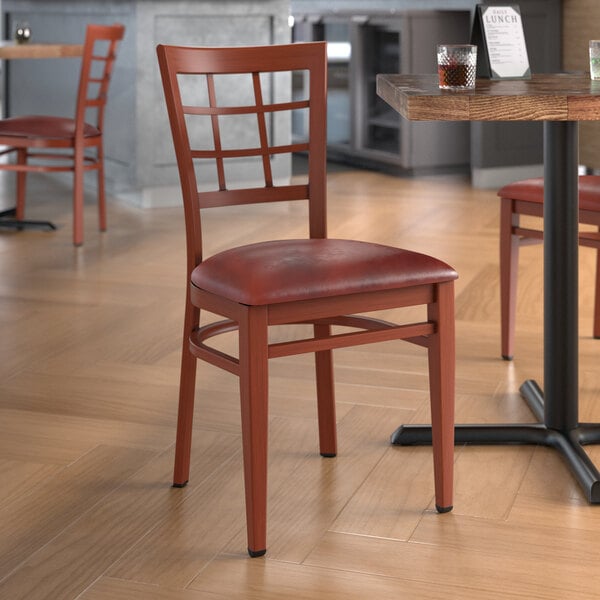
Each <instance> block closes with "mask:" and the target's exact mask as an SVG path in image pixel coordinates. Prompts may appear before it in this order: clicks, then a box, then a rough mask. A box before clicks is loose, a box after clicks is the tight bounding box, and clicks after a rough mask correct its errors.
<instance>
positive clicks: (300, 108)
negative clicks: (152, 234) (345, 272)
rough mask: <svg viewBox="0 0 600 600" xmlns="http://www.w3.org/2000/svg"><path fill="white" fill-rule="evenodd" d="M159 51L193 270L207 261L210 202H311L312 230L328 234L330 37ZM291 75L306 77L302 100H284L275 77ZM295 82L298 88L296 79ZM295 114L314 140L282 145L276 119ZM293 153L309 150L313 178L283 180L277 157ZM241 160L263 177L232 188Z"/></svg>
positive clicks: (212, 204)
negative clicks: (276, 170)
mask: <svg viewBox="0 0 600 600" xmlns="http://www.w3.org/2000/svg"><path fill="white" fill-rule="evenodd" d="M157 52H158V60H159V65H160V71H161V75H162V81H163V87H164V93H165V100H166V105H167V111H168V115H169V121H170V125H171V132H172V135H173V143H174V146H175V154H176V157H177V164H178V168H179V177H180V180H181V188H182V193H183V202H184V211H185V221H186V237H187V249H188V268H189V269H193V268H194V267H195V266H196V265H197V264H199V263H200V261H201V260H202V235H201V219H200V212H201V209H203V208H209V207H215V206H231V205H240V204H252V203H259V202H279V201H289V200H308V203H309V210H308V213H309V233H310V236H311V237H315V238H323V237H326V114H327V111H326V103H327V98H326V89H327V58H326V45H325V43H324V42H310V43H297V44H286V45H275V46H252V47H235V48H232V47H229V48H217V47H210V48H208V47H204V48H190V47H177V46H163V45H160V46H158V48H157ZM288 73H291V75H292V76H293V77H302V78H303V80H304V81H305V82H306V83H307V84H308V85H305V86H304V89H305V90H307V91H306V93H305V94H304V95H303V97H301V98H299V99H296V98H293V99H292V100H291V101H290V100H288V99H287V98H286V101H283V102H277V101H276V99H274V98H273V93H274V92H273V85H272V84H273V79H274V78H275V77H277V76H279V77H281V76H282V75H283V74H285V75H286V76H287V74H288ZM288 81H289V85H290V88H289V89H290V91H291V85H292V84H291V77H290V78H289V79H288ZM200 86H201V87H200ZM227 91H229V94H227V93H224V92H227ZM232 95H233V96H234V98H235V100H234V101H232V100H231V96H232ZM290 112H291V113H295V114H296V116H299V117H300V118H302V119H304V120H305V122H306V123H307V139H306V140H304V139H303V140H301V141H298V142H297V143H292V144H289V143H285V144H281V143H280V144H279V145H277V143H276V142H275V140H274V136H273V130H272V129H273V128H272V125H273V121H274V119H276V118H278V117H279V116H280V115H282V114H284V113H287V115H288V116H289V113H290ZM233 119H237V120H238V122H237V124H234V123H233V122H232V120H233ZM289 122H290V123H291V119H290V121H289ZM290 128H291V126H290ZM289 133H291V131H289ZM286 141H289V140H286ZM293 152H307V153H308V176H307V179H306V181H305V182H303V183H301V184H296V185H292V184H290V182H288V181H286V182H284V183H281V182H277V181H276V180H275V178H274V177H273V173H272V169H271V157H272V156H275V155H280V154H291V153H293ZM240 159H241V160H243V161H249V160H254V161H257V162H258V164H257V166H258V169H257V170H256V172H257V174H258V175H257V176H259V177H260V180H259V181H258V183H254V182H253V184H251V185H250V186H246V187H241V188H240V187H238V188H236V189H229V188H228V186H227V178H226V176H227V172H228V169H229V168H230V167H231V166H232V165H235V162H234V161H235V160H240ZM207 161H208V163H209V164H210V167H211V169H212V173H214V176H213V179H214V185H213V189H210V190H206V183H207V182H206V181H204V178H203V174H204V173H207V172H208V170H207V168H206V167H207ZM199 163H200V164H199ZM233 168H235V166H233ZM199 177H200V178H201V179H202V180H201V181H200V182H199V181H198V178H199ZM263 180H264V181H263ZM199 183H201V184H202V187H200V186H199Z"/></svg>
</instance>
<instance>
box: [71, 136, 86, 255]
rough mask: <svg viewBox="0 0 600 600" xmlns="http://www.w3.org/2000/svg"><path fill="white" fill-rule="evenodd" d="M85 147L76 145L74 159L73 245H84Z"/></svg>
mask: <svg viewBox="0 0 600 600" xmlns="http://www.w3.org/2000/svg"><path fill="white" fill-rule="evenodd" d="M83 176H84V172H83V145H82V144H77V143H76V144H75V150H74V158H73V244H74V245H75V246H81V245H82V244H83Z"/></svg>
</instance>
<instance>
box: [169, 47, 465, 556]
mask: <svg viewBox="0 0 600 600" xmlns="http://www.w3.org/2000/svg"><path fill="white" fill-rule="evenodd" d="M158 59H159V64H160V70H161V75H162V81H163V86H164V93H165V99H166V105H167V111H168V114H169V120H170V125H171V131H172V135H173V141H174V146H175V153H176V157H177V163H178V168H179V176H180V180H181V189H182V193H183V202H184V213H185V222H186V240H187V280H186V285H187V296H186V305H185V323H184V332H183V352H182V362H181V381H180V399H179V416H178V426H177V440H176V452H175V469H174V486H175V487H182V486H184V485H186V483H187V481H188V478H189V468H190V449H191V436H192V415H193V407H194V390H195V379H196V361H197V359H202V360H205V361H207V362H209V363H211V364H213V365H215V366H217V367H220V368H222V369H225V370H227V371H229V372H231V373H233V374H235V375H237V376H238V377H239V382H240V398H241V414H242V445H243V461H244V474H245V477H244V479H245V494H246V517H247V533H248V551H249V553H250V555H251V556H260V555H262V554H264V552H265V551H266V547H267V546H266V523H267V516H266V515H267V506H266V503H267V430H268V414H267V403H268V360H269V359H270V358H274V357H281V356H289V355H293V354H300V353H305V352H311V353H314V354H315V359H316V380H317V414H318V421H319V444H320V453H321V454H322V455H323V456H325V457H331V456H335V455H336V453H337V443H336V419H335V404H334V385H333V363H332V349H334V348H343V347H347V346H354V345H360V344H366V343H371V342H377V341H383V340H392V339H405V340H407V341H409V342H413V343H415V344H418V345H421V346H424V347H426V348H427V349H428V357H429V373H430V393H431V410H432V425H433V455H434V474H435V476H434V479H435V499H436V500H435V502H436V505H437V508H438V510H439V511H440V512H446V511H448V510H450V509H451V507H452V473H453V452H454V448H453V444H454V422H453V421H454V362H455V356H454V280H455V279H456V277H457V275H456V272H455V271H454V270H453V269H452V268H451V267H449V266H448V265H446V264H445V263H443V262H441V261H439V260H437V259H435V258H432V257H430V256H427V255H423V254H419V253H416V252H411V251H408V250H401V249H398V248H393V247H389V246H384V245H380V244H375V243H367V242H359V241H352V240H344V239H329V238H327V235H326V126H325V125H326V124H325V115H326V114H327V111H326V81H327V59H326V46H325V44H324V43H323V42H313V43H299V44H290V45H280V46H258V47H237V48H184V47H174V46H159V47H158ZM279 72H302V73H303V74H304V75H305V76H306V77H307V78H308V80H309V89H310V91H309V97H307V98H302V99H295V100H294V101H283V102H281V101H280V102H278V101H277V100H276V99H274V98H273V97H271V93H270V92H268V91H267V90H271V89H272V88H271V87H270V86H269V82H271V80H272V77H275V76H276V74H277V73H279ZM241 74H246V77H247V79H241V80H237V79H236V83H235V84H234V87H233V89H234V90H235V98H234V100H235V101H234V102H232V101H231V99H230V98H225V101H223V102H221V98H220V90H221V89H224V88H222V87H220V86H221V81H220V79H219V78H221V79H225V81H226V80H227V77H228V76H229V77H230V78H231V76H232V75H235V76H236V77H242V75H241ZM224 85H225V84H224V83H223V86H224ZM245 86H247V87H245ZM200 88H202V89H203V90H205V92H204V94H203V95H202V94H200V92H199V91H198V90H199V89H200ZM246 90H247V93H246ZM192 91H195V92H196V93H192ZM196 96H203V98H204V100H203V101H202V102H200V101H198V100H197V98H196ZM293 110H301V111H308V113H309V114H308V116H307V118H308V123H309V126H308V128H309V139H308V141H307V142H305V143H304V142H297V143H292V144H287V143H286V144H282V145H277V144H276V143H275V141H274V140H272V139H271V138H270V127H269V123H270V121H271V119H272V118H273V117H274V116H275V115H278V114H279V115H281V114H282V113H285V112H286V111H287V112H288V113H289V112H290V111H293ZM233 116H242V117H244V118H245V119H246V120H245V125H244V126H243V127H245V128H248V129H249V128H252V130H253V131H254V133H255V137H254V138H253V139H254V142H253V144H250V145H248V142H247V141H245V137H244V135H243V134H242V133H241V132H242V129H239V130H238V135H237V136H233V138H234V139H228V141H227V142H225V135H224V133H223V131H222V130H223V129H224V127H225V126H224V122H225V121H226V120H228V119H230V118H231V117H233ZM303 116H306V115H305V114H304V113H303ZM250 119H251V120H252V125H251V124H250V123H249V120H250ZM202 121H204V126H203V125H202V124H201V123H202ZM198 132H204V133H205V137H209V138H210V141H207V140H206V139H202V140H199V141H197V143H196V144H195V145H194V146H192V144H191V142H190V139H191V137H192V136H196V135H197V134H198ZM229 138H232V136H229ZM236 142H237V144H238V145H237V146H236ZM291 152H306V153H307V154H308V181H307V182H306V183H297V184H287V183H285V182H284V183H281V182H276V179H275V178H274V176H273V172H272V169H271V157H273V156H275V155H279V154H283V153H291ZM240 157H242V158H243V159H250V158H252V157H256V159H257V161H258V162H259V165H260V167H259V168H260V172H261V181H260V182H259V183H257V184H256V185H255V186H254V185H252V186H250V187H246V188H244V189H229V188H228V185H227V181H226V173H227V172H228V171H227V169H226V166H227V161H228V160H229V159H234V158H238V159H239V158H240ZM206 160H209V161H212V163H213V164H214V165H215V167H216V168H215V173H216V183H215V187H214V190H213V191H210V190H206V189H205V188H206V182H205V181H202V184H203V186H202V191H199V183H198V181H197V173H198V172H200V167H198V168H197V169H196V168H195V163H198V162H201V161H206ZM281 201H285V202H293V201H307V202H308V213H309V216H308V221H309V223H308V233H309V236H308V238H306V239H273V240H271V241H266V242H258V243H253V244H249V245H245V246H241V247H232V248H229V249H226V250H222V251H220V252H218V253H216V254H212V255H210V256H208V257H205V256H204V252H203V248H202V229H201V223H202V219H201V214H202V213H204V211H205V210H207V209H210V208H211V207H225V206H232V205H240V204H252V203H258V202H262V203H272V202H281ZM373 209H374V210H375V209H376V208H375V206H374V207H373ZM240 225H243V223H241V224H240ZM417 305H422V306H423V307H425V311H426V316H424V318H423V320H422V321H419V322H408V323H406V322H404V323H400V324H396V323H391V322H388V321H384V320H381V319H378V318H374V317H373V316H367V315H365V314H364V313H373V312H374V311H380V310H386V309H392V308H397V307H406V306H417ZM200 311H207V312H209V313H213V314H214V313H216V314H217V315H219V316H220V317H222V320H220V321H218V322H216V323H215V322H209V323H207V324H205V325H202V326H201V325H200ZM292 323H293V324H298V323H307V324H310V325H312V327H311V328H310V331H311V334H310V335H307V336H306V337H304V338H302V339H293V340H289V341H278V342H269V338H268V330H269V328H270V327H272V326H276V325H285V324H292ZM333 326H336V327H335V328H333ZM337 326H344V329H342V330H339V329H338V327H337ZM347 327H350V330H348V329H346V328H347ZM232 330H237V331H238V338H237V339H238V352H239V354H238V356H237V357H236V356H231V355H228V354H226V353H224V352H223V351H222V350H220V349H217V348H215V347H214V346H212V345H210V344H208V343H207V342H208V340H209V338H211V337H213V336H215V335H217V334H219V333H223V332H230V331H232Z"/></svg>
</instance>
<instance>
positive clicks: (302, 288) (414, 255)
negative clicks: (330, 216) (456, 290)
mask: <svg viewBox="0 0 600 600" xmlns="http://www.w3.org/2000/svg"><path fill="white" fill-rule="evenodd" d="M457 277H458V275H457V273H456V271H455V270H454V269H452V267H450V266H448V265H447V264H445V263H443V262H442V261H440V260H437V259H436V258H433V257H431V256H427V255H425V254H420V253H418V252H410V251H408V250H401V249H399V248H393V247H390V246H383V245H380V244H372V243H368V242H360V241H350V240H336V239H302V240H276V241H270V242H261V243H257V244H250V245H247V246H241V247H237V248H232V249H230V250H226V251H224V252H221V253H219V254H216V255H214V256H211V257H210V258H208V259H207V260H205V261H204V262H203V263H201V264H200V265H198V266H197V267H196V268H195V269H194V271H193V272H192V277H191V281H192V284H193V285H194V286H196V287H198V288H200V289H203V290H206V291H208V292H211V293H213V294H217V295H219V296H223V297H225V298H228V299H230V300H233V301H235V302H239V303H241V304H247V305H254V306H256V305H265V304H278V303H282V302H292V301H298V300H309V299H314V298H324V297H330V296H340V295H345V294H355V293H360V292H370V291H380V290H387V289H397V288H405V287H410V286H415V285H421V284H431V283H436V282H443V281H450V280H453V279H456V278H457Z"/></svg>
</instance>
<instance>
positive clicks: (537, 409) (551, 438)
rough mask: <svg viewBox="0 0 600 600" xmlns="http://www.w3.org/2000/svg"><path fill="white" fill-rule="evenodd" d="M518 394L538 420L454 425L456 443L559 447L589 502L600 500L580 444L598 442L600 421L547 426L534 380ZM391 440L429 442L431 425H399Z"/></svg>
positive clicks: (597, 481)
mask: <svg viewBox="0 0 600 600" xmlns="http://www.w3.org/2000/svg"><path fill="white" fill-rule="evenodd" d="M520 391H521V394H522V395H523V397H524V398H525V401H526V402H527V404H528V405H529V408H531V410H532V412H533V414H534V415H535V416H536V417H537V418H538V419H539V420H540V421H541V422H540V423H524V424H520V423H518V424H514V425H506V424H502V425H456V429H455V434H454V441H455V443H456V444H476V445H487V444H490V445H495V444H498V445H503V444H534V445H539V446H550V447H552V448H554V449H555V450H558V451H559V452H560V453H561V455H562V457H563V458H564V460H565V462H566V464H567V466H568V467H569V469H570V471H571V473H572V474H573V476H574V477H575V479H576V480H577V482H578V483H579V485H580V486H581V489H582V490H583V491H584V493H585V495H586V498H587V500H588V502H590V503H591V504H600V472H598V469H597V468H596V467H595V466H594V464H593V463H592V461H591V460H590V458H589V456H588V455H587V454H586V452H585V450H584V449H583V446H584V445H586V444H598V443H600V424H598V423H580V424H579V425H578V426H577V427H575V428H574V429H571V430H569V431H559V430H557V429H551V428H549V427H546V425H544V423H543V415H544V407H543V403H544V399H543V394H542V391H541V390H540V388H539V386H538V385H537V383H536V382H535V381H533V380H528V381H526V382H525V383H523V385H522V386H521V388H520ZM390 441H391V443H392V444H394V445H396V446H422V445H429V444H431V427H429V426H426V425H401V426H400V427H398V429H396V431H394V433H392V436H391V440H390Z"/></svg>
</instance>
